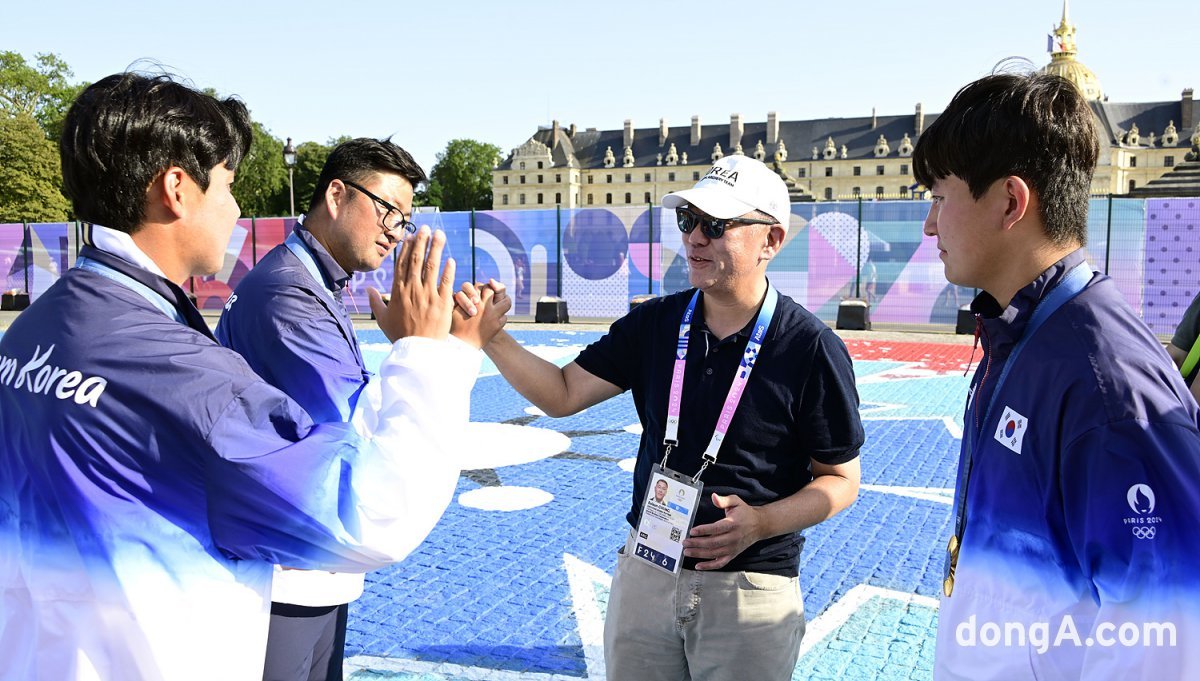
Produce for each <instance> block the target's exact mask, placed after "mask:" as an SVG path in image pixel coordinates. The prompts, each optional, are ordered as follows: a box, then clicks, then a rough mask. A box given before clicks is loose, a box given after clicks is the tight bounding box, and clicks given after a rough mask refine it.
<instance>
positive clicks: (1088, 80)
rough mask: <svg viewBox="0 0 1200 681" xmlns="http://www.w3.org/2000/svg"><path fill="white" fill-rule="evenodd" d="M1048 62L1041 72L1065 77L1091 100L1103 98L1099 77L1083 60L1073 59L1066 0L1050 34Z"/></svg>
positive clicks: (1072, 40)
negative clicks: (1057, 21)
mask: <svg viewBox="0 0 1200 681" xmlns="http://www.w3.org/2000/svg"><path fill="white" fill-rule="evenodd" d="M1050 41H1051V42H1050V63H1049V64H1047V65H1046V66H1045V68H1043V69H1042V73H1049V74H1053V75H1055V76H1061V77H1063V78H1066V79H1067V80H1069V81H1071V82H1072V83H1074V84H1075V87H1077V88H1079V91H1080V92H1082V93H1083V96H1084V97H1085V98H1086V99H1088V100H1092V101H1100V100H1103V99H1104V91H1103V90H1102V89H1101V88H1100V79H1099V78H1097V77H1096V74H1095V73H1093V72H1092V70H1091V69H1089V68H1088V67H1086V66H1084V65H1083V62H1081V61H1079V60H1077V59H1075V55H1076V54H1077V52H1078V51H1077V49H1076V47H1075V27H1074V26H1073V25H1071V21H1070V19H1068V17H1067V0H1063V15H1062V22H1061V23H1060V24H1059V25H1058V27H1057V28H1055V29H1054V33H1053V34H1051V36H1050Z"/></svg>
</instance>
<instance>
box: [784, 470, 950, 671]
mask: <svg viewBox="0 0 1200 681" xmlns="http://www.w3.org/2000/svg"><path fill="white" fill-rule="evenodd" d="M864 487H865V485H864ZM872 598H890V599H893V600H897V601H900V602H901V603H909V604H915V605H923V606H925V607H929V608H934V609H937V607H938V602H937V600H936V599H933V598H930V597H928V596H919V595H917V594H910V593H904V592H902V591H895V590H893V589H883V588H880V587H877V586H870V585H867V584H859V585H858V586H856V587H854V588H853V589H850V590H849V591H847V592H846V595H844V596H842V597H841V598H840V599H838V601H837V602H836V603H834V604H833V605H830V606H829V607H828V608H826V609H825V612H823V613H821V614H820V615H817V616H816V617H815V618H814V619H813V620H811V621H810V622H809V623H808V625H807V626H806V627H805V630H804V639H803V640H802V641H801V642H800V657H804V654H805V653H807V652H808V651H810V650H812V649H813V648H815V647H816V646H817V644H819V643H821V642H822V641H824V640H825V639H826V638H827V637H828V636H829V635H830V634H832V633H833V632H834V631H836V630H837V628H838V627H840V626H842V625H843V624H845V623H846V622H848V621H849V620H850V617H851V616H852V615H853V614H854V613H855V611H857V610H858V609H859V608H861V607H862V606H863V605H864V604H865V603H866V602H867V601H869V600H871V599H872Z"/></svg>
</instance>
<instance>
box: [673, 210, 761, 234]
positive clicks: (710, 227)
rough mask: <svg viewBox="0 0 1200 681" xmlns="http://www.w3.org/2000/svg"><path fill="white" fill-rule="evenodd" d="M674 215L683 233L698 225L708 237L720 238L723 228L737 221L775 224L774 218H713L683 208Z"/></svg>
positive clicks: (752, 223) (745, 223)
mask: <svg viewBox="0 0 1200 681" xmlns="http://www.w3.org/2000/svg"><path fill="white" fill-rule="evenodd" d="M675 217H676V219H677V220H678V224H679V231H681V232H683V233H684V234H691V233H692V230H694V229H696V226H697V225H699V226H700V231H701V232H703V233H704V236H706V237H708V238H710V239H720V238H721V237H722V236H724V235H725V230H726V229H729V228H731V227H735V226H737V223H741V224H744V225H777V224H779V223H778V222H776V221H775V220H759V219H756V218H728V219H722V218H714V217H709V216H707V215H704V216H701V215H696V214H695V213H693V212H692V211H690V210H685V209H683V208H676V209H675Z"/></svg>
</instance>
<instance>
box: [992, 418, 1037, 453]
mask: <svg viewBox="0 0 1200 681" xmlns="http://www.w3.org/2000/svg"><path fill="white" fill-rule="evenodd" d="M1028 426H1029V420H1028V419H1026V418H1025V417H1024V416H1021V415H1020V414H1018V413H1017V412H1016V411H1015V410H1014V409H1013V408H1012V407H1005V408H1004V413H1003V414H1001V415H1000V423H998V424H996V442H999V443H1000V444H1002V445H1004V446H1005V447H1008V448H1009V449H1011V450H1013V451H1014V452H1016V453H1018V454H1020V453H1021V442H1022V441H1023V440H1024V439H1025V429H1026V428H1027V427H1028Z"/></svg>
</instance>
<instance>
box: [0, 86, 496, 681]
mask: <svg viewBox="0 0 1200 681" xmlns="http://www.w3.org/2000/svg"><path fill="white" fill-rule="evenodd" d="M250 138H251V128H250V119H249V115H248V112H247V111H246V108H245V106H244V105H243V104H241V103H240V102H238V101H236V100H233V99H227V100H224V101H219V100H217V99H215V98H213V97H209V96H207V95H204V94H201V93H199V92H196V91H194V90H191V89H189V88H187V87H185V86H183V85H180V84H177V83H175V82H172V81H171V80H170V79H169V78H168V77H166V76H160V77H153V78H152V77H145V76H141V75H135V74H118V75H114V76H109V77H108V78H104V79H102V80H100V81H99V82H97V83H95V84H94V85H92V86H90V87H89V88H87V89H86V90H85V91H84V92H83V93H82V94H81V95H80V96H79V98H78V100H77V101H76V102H75V103H74V104H73V105H72V107H71V110H70V112H69V113H68V115H67V119H66V122H65V126H64V131H63V136H62V141H61V155H62V167H63V177H64V181H65V186H66V192H67V194H68V195H69V196H70V197H71V199H72V202H73V205H74V209H75V214H76V215H77V216H78V217H79V218H80V219H82V220H84V221H87V222H90V223H93V225H95V226H94V227H92V228H90V229H91V235H90V240H89V243H88V245H86V246H85V247H84V248H83V249H82V250H81V252H80V257H79V259H78V262H77V263H76V266H75V267H74V268H72V269H71V270H70V271H68V272H67V273H66V274H64V276H63V277H62V278H61V279H59V280H58V281H57V282H56V283H55V284H54V285H53V286H52V287H51V288H50V289H49V290H47V292H46V293H45V294H44V295H42V296H41V297H39V298H38V300H37V301H35V302H34V304H33V305H32V306H30V307H29V309H28V310H26V311H25V312H23V313H22V314H21V316H20V317H19V318H18V319H17V320H16V321H15V322H14V323H13V325H12V326H11V327H10V328H9V330H8V332H7V333H5V334H4V336H3V338H2V339H0V661H2V662H0V676H2V677H3V678H4V679H6V680H8V679H141V680H158V679H171V680H172V681H175V680H178V679H203V680H205V681H211V680H212V679H223V680H239V681H251V680H254V681H257V679H261V678H262V673H263V654H264V651H265V646H266V638H267V622H268V613H269V606H270V593H271V574H272V565H275V564H280V565H288V566H293V567H298V568H310V569H311V568H319V569H324V570H337V571H346V572H354V571H357V572H361V571H365V570H371V569H375V568H378V567H381V566H383V565H386V564H388V563H392V562H395V561H398V560H401V559H403V558H404V556H405V555H407V554H408V553H409V552H410V551H411V550H412V549H413V548H414V547H416V546H417V545H418V544H419V543H420V542H421V540H422V539H423V538H424V537H425V535H426V534H427V533H428V531H429V530H430V529H431V528H432V527H433V525H434V523H436V522H437V519H438V518H439V517H440V515H441V513H442V511H443V510H444V508H445V506H446V504H447V503H448V502H449V499H450V497H451V495H452V493H453V489H454V485H455V482H456V480H457V477H458V465H457V464H456V462H455V459H454V456H453V452H454V449H455V442H454V439H453V435H454V433H455V432H456V431H458V430H461V427H462V424H463V423H464V422H465V421H466V419H467V415H468V410H469V396H470V389H471V386H472V384H473V382H474V378H475V376H476V374H477V372H478V366H479V355H478V353H477V352H476V351H475V350H473V349H470V348H468V347H467V346H466V345H464V344H451V343H447V342H445V341H444V339H445V338H446V335H447V333H448V331H449V329H450V325H451V314H452V308H453V301H452V298H451V294H452V291H451V285H452V280H453V277H454V265H453V261H450V262H448V263H447V264H446V268H445V273H444V274H443V276H442V277H441V279H440V280H438V279H436V271H437V263H438V261H439V260H440V258H441V254H442V250H443V247H444V243H445V237H444V235H441V234H440V233H439V234H436V235H433V236H432V237H431V236H430V235H429V233H428V232H427V231H426V230H422V231H421V233H420V234H418V235H417V237H416V238H415V239H412V240H410V241H408V242H406V244H405V246H404V248H402V252H401V255H400V258H399V261H398V267H397V272H396V279H395V284H394V286H393V289H392V299H391V302H390V304H389V305H387V306H384V305H383V304H382V301H381V300H379V298H378V294H377V293H376V294H374V296H373V299H372V305H373V307H374V309H375V312H376V315H377V316H378V318H379V323H380V328H381V329H382V330H383V331H384V333H385V334H387V336H388V337H389V338H390V339H394V340H395V342H394V344H393V346H392V349H391V351H390V353H389V354H388V356H387V358H386V359H385V360H384V362H383V364H382V366H381V368H380V376H379V380H378V381H372V382H371V384H370V386H369V387H368V389H367V390H365V391H364V392H363V393H362V394H361V395H360V396H359V399H358V402H357V408H356V409H355V411H354V413H353V415H352V416H351V418H350V420H349V422H347V423H323V424H317V425H314V423H313V420H312V419H310V418H309V416H308V415H307V414H306V413H305V412H304V410H303V409H302V408H301V407H300V406H299V405H298V404H297V403H296V402H294V401H292V400H291V399H289V398H288V397H287V395H285V394H284V393H282V392H280V391H279V390H277V389H275V388H273V387H272V386H270V385H269V384H268V383H266V382H264V381H263V380H262V379H261V378H259V377H258V376H257V375H255V374H254V372H253V371H251V370H250V368H249V367H248V366H247V365H246V363H245V362H244V361H243V360H242V358H241V357H239V356H238V355H237V354H236V353H234V352H233V351H231V350H227V349H225V348H222V347H220V346H219V345H217V343H216V342H215V340H214V339H213V337H212V335H211V334H210V333H209V330H208V327H207V326H206V324H205V322H204V320H203V318H202V317H201V316H200V314H199V313H198V312H197V311H196V309H195V307H193V306H192V305H191V303H190V302H189V301H188V299H187V297H186V295H185V294H184V292H183V291H182V289H181V288H180V284H181V283H182V282H184V281H185V280H186V279H187V278H188V277H189V276H192V275H204V274H210V273H213V272H215V271H217V270H218V269H219V267H220V266H221V263H222V260H223V257H224V250H225V247H226V244H227V243H228V240H229V236H230V233H231V232H232V228H233V225H234V221H235V220H236V219H237V217H238V214H239V210H238V206H237V202H236V201H235V200H234V198H233V195H232V194H231V193H230V186H231V184H232V182H233V179H234V172H235V170H236V168H237V166H238V163H239V161H241V159H242V158H243V157H244V155H245V154H246V152H247V150H248V148H249V145H250ZM100 225H104V226H103V227H101V226H100ZM431 243H432V246H431V248H430V250H429V254H428V259H429V261H431V264H432V265H433V266H432V267H426V266H425V263H424V254H425V249H426V247H427V246H430V244H431ZM490 303H491V301H490V300H487V299H485V300H483V301H482V304H483V305H484V306H485V308H488V307H489V305H490ZM493 312H495V309H494V308H493ZM484 317H489V316H488V315H484ZM490 318H491V319H492V321H495V320H496V315H495V314H493V315H490ZM396 339H398V340H396ZM447 424H452V425H447Z"/></svg>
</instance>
